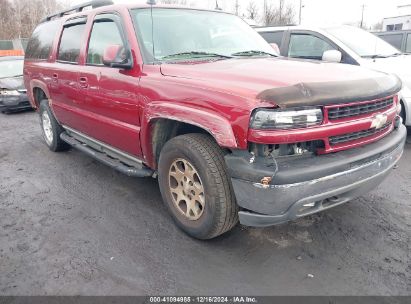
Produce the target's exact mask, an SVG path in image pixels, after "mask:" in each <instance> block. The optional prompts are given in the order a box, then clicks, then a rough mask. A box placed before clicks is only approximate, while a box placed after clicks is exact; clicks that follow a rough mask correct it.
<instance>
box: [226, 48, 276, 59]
mask: <svg viewBox="0 0 411 304" xmlns="http://www.w3.org/2000/svg"><path fill="white" fill-rule="evenodd" d="M231 55H232V56H248V57H251V56H264V55H269V56H272V57H278V56H277V55H274V54H271V53H268V52H264V51H257V50H249V51H243V52H237V53H233V54H231Z"/></svg>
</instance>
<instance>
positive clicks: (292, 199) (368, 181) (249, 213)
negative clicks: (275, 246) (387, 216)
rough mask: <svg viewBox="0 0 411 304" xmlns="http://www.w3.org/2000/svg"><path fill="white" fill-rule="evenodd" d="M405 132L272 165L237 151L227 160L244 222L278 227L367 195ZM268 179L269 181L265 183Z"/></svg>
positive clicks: (385, 171) (400, 149)
mask: <svg viewBox="0 0 411 304" xmlns="http://www.w3.org/2000/svg"><path fill="white" fill-rule="evenodd" d="M406 134H407V131H406V128H405V127H404V126H400V127H399V128H398V129H396V130H394V131H393V132H391V133H390V134H389V135H388V136H386V137H384V138H383V139H381V140H379V141H377V142H374V143H372V144H368V145H366V146H363V147H360V148H355V149H351V150H346V151H342V152H338V153H332V154H328V155H319V156H310V157H304V156H301V157H295V156H294V157H283V158H278V159H275V160H273V159H271V160H270V161H267V160H266V159H262V158H257V157H254V156H253V155H251V154H249V153H248V152H244V151H234V152H233V153H232V154H229V155H227V156H226V163H227V167H228V170H229V172H230V174H231V179H232V184H233V188H234V192H235V195H236V199H237V203H238V205H239V206H240V207H241V208H242V210H241V211H240V212H239V218H240V223H241V224H243V225H247V226H256V227H264V226H270V225H275V224H280V223H284V222H287V221H290V220H294V219H297V218H299V217H303V216H306V215H309V214H313V213H316V212H319V211H322V210H325V209H329V208H331V207H334V206H337V205H340V204H343V203H346V202H348V201H350V200H352V199H353V198H355V197H358V196H361V195H363V194H365V193H367V192H369V191H370V190H372V189H373V188H375V187H376V186H377V185H378V184H380V183H381V182H382V181H383V180H384V178H386V177H387V175H388V174H389V172H390V170H391V169H392V167H393V166H394V165H395V164H396V162H397V161H398V160H399V158H400V157H401V155H402V153H403V149H404V144H405V139H406ZM264 177H266V178H268V180H269V181H271V182H269V183H266V182H262V181H264ZM266 180H267V179H266Z"/></svg>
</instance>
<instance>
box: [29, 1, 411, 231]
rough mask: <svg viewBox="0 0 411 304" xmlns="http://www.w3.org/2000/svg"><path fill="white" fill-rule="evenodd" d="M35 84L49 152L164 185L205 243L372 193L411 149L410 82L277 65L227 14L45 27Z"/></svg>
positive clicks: (133, 13)
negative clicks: (403, 100) (404, 85)
mask: <svg viewBox="0 0 411 304" xmlns="http://www.w3.org/2000/svg"><path fill="white" fill-rule="evenodd" d="M86 6H91V7H92V8H91V9H88V10H85V9H84V8H85V7H86ZM24 81H25V85H26V88H27V93H28V95H29V98H30V101H31V103H32V106H33V107H35V108H36V109H37V110H38V112H39V114H40V121H41V127H42V132H43V136H44V139H45V142H46V144H47V146H48V147H49V148H50V150H52V151H62V150H66V149H68V148H69V147H74V148H77V149H79V150H81V151H83V152H85V153H87V154H88V155H90V156H91V157H94V158H96V159H98V160H100V161H102V162H103V163H105V164H107V165H109V166H111V167H113V168H115V169H117V170H119V171H121V172H123V173H125V174H127V175H129V176H136V177H158V182H159V185H160V191H161V194H162V197H163V199H164V202H165V204H166V206H167V208H168V210H169V212H170V213H171V215H172V217H173V219H174V220H175V222H176V224H177V225H178V226H179V227H180V228H181V229H183V230H184V231H185V232H186V233H188V234H189V235H191V236H193V237H196V238H199V239H209V238H213V237H216V236H218V235H220V234H222V233H224V232H226V231H228V230H230V229H231V228H232V227H234V226H235V225H236V223H237V222H238V220H239V221H240V223H242V224H244V225H250V226H260V227H263V226H269V225H274V224H279V223H283V222H286V221H289V220H293V219H297V218H299V217H302V216H305V215H308V214H313V213H316V212H319V211H322V210H325V209H328V208H331V207H334V206H337V205H340V204H342V203H345V202H347V201H349V200H351V199H353V198H354V197H357V196H359V195H362V194H364V193H366V192H368V191H369V190H371V189H373V188H374V187H375V186H377V185H378V184H379V183H381V181H382V180H383V179H384V178H385V177H386V176H387V175H388V174H389V172H390V171H391V169H392V167H393V166H394V165H395V163H396V162H397V161H398V159H399V158H400V157H401V155H402V152H403V147H404V142H405V138H406V129H405V127H404V126H402V124H401V118H400V117H399V116H398V113H399V112H400V110H401V108H400V105H399V103H398V97H397V93H398V92H399V91H400V89H401V82H400V80H399V79H398V78H397V77H395V76H392V75H387V74H383V73H379V72H374V71H369V70H365V69H362V68H360V67H354V66H349V65H339V64H332V63H318V62H304V61H299V60H293V59H287V58H281V57H277V56H276V55H275V52H274V50H273V49H272V48H271V47H270V45H269V44H268V43H267V42H265V41H264V40H263V38H262V37H260V35H259V34H258V33H257V32H255V31H254V30H253V29H252V28H250V27H249V26H248V25H247V24H246V23H245V22H244V21H243V20H241V19H240V18H238V17H236V16H234V15H231V14H227V13H224V12H221V11H207V10H198V9H188V8H181V7H170V6H158V5H150V4H146V5H135V4H130V5H125V4H124V5H110V3H108V2H107V1H93V2H90V3H86V4H84V5H80V6H77V7H74V8H72V9H70V10H69V11H63V12H59V13H57V14H54V15H52V16H49V17H47V18H46V19H45V20H44V21H43V22H42V23H41V24H40V25H38V27H37V28H36V29H35V31H34V33H33V35H32V37H31V39H30V41H29V43H28V48H27V52H26V58H25V66H24Z"/></svg>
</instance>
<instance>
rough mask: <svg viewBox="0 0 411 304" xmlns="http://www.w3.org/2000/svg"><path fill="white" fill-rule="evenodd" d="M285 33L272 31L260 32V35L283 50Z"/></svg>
mask: <svg viewBox="0 0 411 304" xmlns="http://www.w3.org/2000/svg"><path fill="white" fill-rule="evenodd" d="M284 32H285V31H270V32H260V33H259V34H260V35H261V36H262V37H263V38H264V39H265V41H267V42H268V43H275V44H277V45H278V48H279V49H281V46H282V42H283V37H284Z"/></svg>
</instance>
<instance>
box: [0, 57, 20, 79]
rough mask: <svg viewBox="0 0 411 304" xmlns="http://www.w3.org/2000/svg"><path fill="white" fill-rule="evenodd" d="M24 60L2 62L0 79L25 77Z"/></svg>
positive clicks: (0, 64)
mask: <svg viewBox="0 0 411 304" xmlns="http://www.w3.org/2000/svg"><path fill="white" fill-rule="evenodd" d="M23 64H24V60H7V61H0V78H7V77H13V76H21V75H23Z"/></svg>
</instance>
